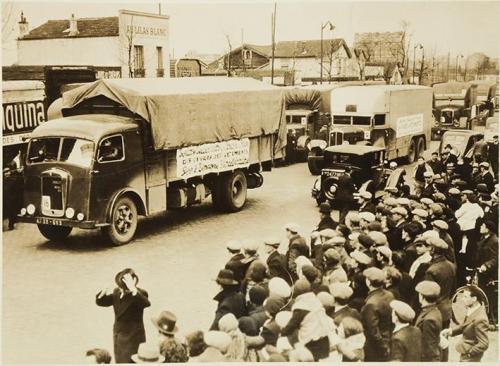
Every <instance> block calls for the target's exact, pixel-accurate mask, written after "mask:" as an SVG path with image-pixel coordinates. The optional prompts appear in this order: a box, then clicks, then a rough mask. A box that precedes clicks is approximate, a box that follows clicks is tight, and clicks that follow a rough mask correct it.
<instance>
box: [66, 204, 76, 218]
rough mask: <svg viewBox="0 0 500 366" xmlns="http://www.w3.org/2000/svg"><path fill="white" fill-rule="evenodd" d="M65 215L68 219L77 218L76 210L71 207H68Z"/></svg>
mask: <svg viewBox="0 0 500 366" xmlns="http://www.w3.org/2000/svg"><path fill="white" fill-rule="evenodd" d="M64 215H65V216H66V218H68V219H72V218H73V217H74V216H75V210H74V209H72V208H71V207H68V208H67V209H66V212H65V213H64Z"/></svg>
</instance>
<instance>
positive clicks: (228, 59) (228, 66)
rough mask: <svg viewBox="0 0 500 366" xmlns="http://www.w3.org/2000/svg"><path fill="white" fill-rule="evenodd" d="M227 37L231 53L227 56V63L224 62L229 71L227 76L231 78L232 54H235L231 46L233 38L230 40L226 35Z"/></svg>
mask: <svg viewBox="0 0 500 366" xmlns="http://www.w3.org/2000/svg"><path fill="white" fill-rule="evenodd" d="M224 35H225V36H226V40H227V44H228V46H229V53H228V54H227V63H225V62H224V66H225V68H226V70H227V76H231V52H233V47H232V45H231V38H229V35H228V34H224Z"/></svg>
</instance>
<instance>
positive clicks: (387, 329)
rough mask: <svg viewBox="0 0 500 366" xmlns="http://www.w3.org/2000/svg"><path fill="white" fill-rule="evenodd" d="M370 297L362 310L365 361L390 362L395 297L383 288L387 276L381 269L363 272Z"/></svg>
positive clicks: (372, 268) (373, 268) (368, 269)
mask: <svg viewBox="0 0 500 366" xmlns="http://www.w3.org/2000/svg"><path fill="white" fill-rule="evenodd" d="M363 276H364V277H365V281H366V286H367V287H368V291H369V292H368V296H366V299H365V303H364V305H363V307H362V308H361V319H362V322H363V328H364V330H365V336H366V342H365V346H364V351H365V361H379V362H383V361H388V360H389V355H390V354H389V353H390V340H391V333H392V321H391V317H392V316H391V315H392V312H391V307H390V305H389V304H390V302H391V301H392V300H394V296H393V294H392V293H391V292H390V291H387V290H385V289H384V288H383V286H384V284H385V279H386V275H385V272H384V271H382V270H381V269H378V268H375V267H370V268H367V269H365V270H364V271H363Z"/></svg>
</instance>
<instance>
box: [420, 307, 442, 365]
mask: <svg viewBox="0 0 500 366" xmlns="http://www.w3.org/2000/svg"><path fill="white" fill-rule="evenodd" d="M415 326H416V327H418V328H419V329H420V332H422V357H421V361H428V362H439V361H441V348H439V341H440V337H439V335H440V333H441V330H442V329H443V318H442V316H441V312H440V311H439V309H438V307H437V305H428V306H426V307H424V308H422V311H421V312H420V314H419V315H418V317H417V320H416V321H415Z"/></svg>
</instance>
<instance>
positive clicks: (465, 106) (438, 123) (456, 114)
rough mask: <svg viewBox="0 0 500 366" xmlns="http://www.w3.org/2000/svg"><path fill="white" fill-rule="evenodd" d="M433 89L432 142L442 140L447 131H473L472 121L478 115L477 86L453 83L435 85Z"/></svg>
mask: <svg viewBox="0 0 500 366" xmlns="http://www.w3.org/2000/svg"><path fill="white" fill-rule="evenodd" d="M432 89H433V90H434V101H433V114H434V118H435V124H434V126H433V127H432V131H431V138H432V140H433V141H438V140H440V139H441V135H442V134H443V133H444V132H445V131H446V130H450V129H454V128H458V129H464V128H465V129H471V128H472V121H473V119H474V118H475V117H476V116H477V113H478V102H477V99H478V98H477V85H476V84H472V83H468V82H457V81H453V82H446V83H437V84H434V85H433V86H432Z"/></svg>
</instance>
